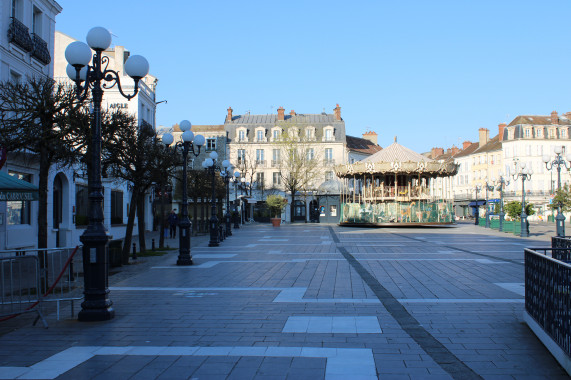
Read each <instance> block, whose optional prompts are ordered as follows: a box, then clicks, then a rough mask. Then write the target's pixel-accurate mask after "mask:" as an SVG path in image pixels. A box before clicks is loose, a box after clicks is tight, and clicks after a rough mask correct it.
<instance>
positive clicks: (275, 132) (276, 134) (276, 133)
mask: <svg viewBox="0 0 571 380" xmlns="http://www.w3.org/2000/svg"><path fill="white" fill-rule="evenodd" d="M273 137H274V141H279V139H280V130H279V129H274V136H273Z"/></svg>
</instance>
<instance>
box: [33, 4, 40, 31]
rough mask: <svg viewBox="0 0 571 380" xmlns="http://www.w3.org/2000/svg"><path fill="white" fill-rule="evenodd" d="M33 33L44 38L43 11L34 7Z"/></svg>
mask: <svg viewBox="0 0 571 380" xmlns="http://www.w3.org/2000/svg"><path fill="white" fill-rule="evenodd" d="M32 32H33V33H34V34H36V35H37V36H38V37H40V38H41V37H42V11H40V10H39V9H38V8H36V7H34V17H33V18H32Z"/></svg>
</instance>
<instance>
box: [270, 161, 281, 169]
mask: <svg viewBox="0 0 571 380" xmlns="http://www.w3.org/2000/svg"><path fill="white" fill-rule="evenodd" d="M279 166H280V160H272V168H278V167H279Z"/></svg>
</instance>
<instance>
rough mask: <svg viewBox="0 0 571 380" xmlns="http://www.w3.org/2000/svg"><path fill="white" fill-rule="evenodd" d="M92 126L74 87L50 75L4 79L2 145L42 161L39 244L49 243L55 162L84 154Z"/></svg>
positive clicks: (1, 86)
mask: <svg viewBox="0 0 571 380" xmlns="http://www.w3.org/2000/svg"><path fill="white" fill-rule="evenodd" d="M88 124H89V116H88V114H87V112H86V110H85V109H84V108H83V107H81V106H80V105H79V104H78V103H77V100H76V96H75V92H74V89H73V88H72V87H71V86H69V85H66V84H63V83H61V82H56V81H54V80H53V79H51V78H48V77H39V76H38V77H29V78H27V80H26V81H25V82H22V83H14V82H0V146H3V147H5V148H7V149H8V151H11V152H28V153H32V154H34V155H36V157H37V159H38V162H39V175H38V179H39V185H38V188H39V202H38V248H47V246H48V212H47V209H48V178H49V172H50V169H51V167H52V166H53V165H54V164H55V163H58V164H61V165H63V166H65V165H71V164H73V163H76V162H78V160H79V159H80V158H81V157H82V156H83V154H84V153H85V149H83V148H84V147H86V146H87V141H89V139H88V136H89V133H88V134H87V135H86V134H84V133H83V132H82V131H84V130H85V128H86V126H87V125H88Z"/></svg>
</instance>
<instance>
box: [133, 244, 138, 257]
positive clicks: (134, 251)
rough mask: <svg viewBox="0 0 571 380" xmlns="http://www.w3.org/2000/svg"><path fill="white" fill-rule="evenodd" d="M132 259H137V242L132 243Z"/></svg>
mask: <svg viewBox="0 0 571 380" xmlns="http://www.w3.org/2000/svg"><path fill="white" fill-rule="evenodd" d="M133 260H137V244H136V243H133Z"/></svg>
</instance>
